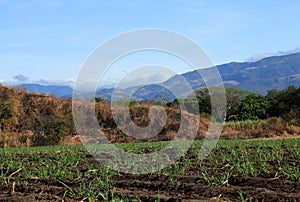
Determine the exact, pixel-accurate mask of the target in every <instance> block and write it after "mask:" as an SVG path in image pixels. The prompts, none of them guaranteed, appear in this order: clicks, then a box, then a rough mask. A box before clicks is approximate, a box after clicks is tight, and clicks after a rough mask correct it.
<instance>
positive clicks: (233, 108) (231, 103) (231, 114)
mask: <svg viewBox="0 0 300 202" xmlns="http://www.w3.org/2000/svg"><path fill="white" fill-rule="evenodd" d="M209 90H210V91H208V89H207V88H202V89H199V90H196V92H195V94H196V95H197V96H202V97H204V98H205V99H209V100H210V95H209V93H214V94H215V95H216V97H217V95H218V94H220V95H221V94H222V93H223V92H224V91H223V88H218V87H211V88H210V89H209ZM225 94H226V109H219V110H220V111H223V112H222V113H226V117H225V120H226V121H229V120H234V119H237V118H238V113H239V105H240V103H241V100H242V98H243V97H244V96H246V95H249V94H250V92H248V91H245V90H240V89H237V88H232V87H225Z"/></svg>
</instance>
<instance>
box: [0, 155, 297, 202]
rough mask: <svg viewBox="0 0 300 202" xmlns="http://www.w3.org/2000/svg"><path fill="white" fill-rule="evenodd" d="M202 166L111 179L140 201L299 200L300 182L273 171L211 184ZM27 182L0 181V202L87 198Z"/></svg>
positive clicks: (45, 182) (53, 184) (49, 183)
mask: <svg viewBox="0 0 300 202" xmlns="http://www.w3.org/2000/svg"><path fill="white" fill-rule="evenodd" d="M191 158H192V156H191ZM287 161H288V159H287ZM85 162H89V163H91V162H94V163H95V160H94V159H93V158H92V157H88V156H87V157H86V159H85ZM206 166H211V167H213V166H216V165H213V164H211V165H206ZM80 167H81V172H85V170H86V165H82V166H80ZM199 168H200V167H199V166H197V165H195V166H194V164H192V165H191V166H189V169H188V172H187V173H186V174H184V175H175V176H174V177H175V178H176V180H174V181H170V178H169V177H168V176H165V175H162V174H147V175H133V174H124V173H123V174H122V173H121V174H119V175H116V176H114V177H113V179H112V181H113V182H112V183H113V185H114V188H113V190H112V192H113V193H114V195H119V196H126V197H129V198H133V199H136V200H137V201H155V200H157V199H158V198H159V199H160V201H241V198H240V195H239V193H241V192H242V193H243V196H244V197H245V198H248V199H251V200H252V201H300V181H291V180H286V179H283V178H279V177H278V178H276V177H274V176H275V173H272V172H270V173H265V174H261V175H260V176H258V177H244V176H238V175H233V176H232V177H230V178H229V180H228V182H227V183H226V184H224V185H208V184H205V183H201V182H199V177H198V176H199ZM18 180H19V181H22V179H18ZM84 180H90V179H84ZM26 182H27V183H25V184H24V183H18V182H17V183H16V185H14V183H13V181H11V182H9V184H8V185H7V184H1V185H0V201H17V202H22V201H24V202H25V201H26V202H29V201H67V202H68V201H87V200H86V199H79V198H75V199H74V198H70V197H66V196H65V191H66V187H64V186H63V185H62V184H61V183H60V182H59V181H58V180H50V179H30V180H28V179H27V180H26ZM64 183H65V184H67V186H68V187H71V188H72V189H75V190H76V189H78V188H79V184H76V183H74V182H72V181H64ZM19 184H20V185H19ZM99 189H101V188H99ZM99 200H100V199H99Z"/></svg>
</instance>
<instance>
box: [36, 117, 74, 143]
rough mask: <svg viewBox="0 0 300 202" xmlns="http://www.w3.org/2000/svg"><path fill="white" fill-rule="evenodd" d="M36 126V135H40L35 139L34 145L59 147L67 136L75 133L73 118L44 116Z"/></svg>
mask: <svg viewBox="0 0 300 202" xmlns="http://www.w3.org/2000/svg"><path fill="white" fill-rule="evenodd" d="M37 123H38V124H37V125H35V126H34V129H35V133H36V134H39V135H38V136H36V137H35V139H34V145H39V146H41V145H44V146H45V145H57V144H58V143H59V142H60V141H61V140H63V139H64V138H65V137H66V136H67V135H70V134H72V133H73V131H74V130H75V129H74V126H73V120H72V117H71V116H69V117H54V116H51V115H50V116H42V117H40V118H38V120H37ZM34 124H36V123H34Z"/></svg>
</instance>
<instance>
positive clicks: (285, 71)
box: [96, 53, 300, 100]
mask: <svg viewBox="0 0 300 202" xmlns="http://www.w3.org/2000/svg"><path fill="white" fill-rule="evenodd" d="M216 68H217V69H218V71H219V73H220V75H221V78H222V80H223V82H224V85H225V86H228V87H236V88H239V89H243V90H247V91H250V92H255V93H258V94H262V95H266V94H267V92H268V90H272V89H276V90H280V89H284V88H286V87H287V86H290V85H294V86H300V53H294V54H290V55H284V56H273V57H268V58H264V59H261V60H259V61H256V62H231V63H228V64H223V65H218V66H216ZM205 71H207V69H201V70H199V71H197V70H195V71H191V72H186V73H184V74H181V75H175V76H173V77H171V78H170V79H168V80H166V81H165V82H162V83H160V84H151V85H145V86H137V87H131V88H127V89H117V91H116V92H115V95H116V97H122V96H124V95H126V94H130V92H135V93H134V94H133V95H132V97H131V99H135V100H153V99H155V97H156V96H157V95H163V96H165V97H167V98H168V99H170V100H172V99H174V98H175V96H174V95H173V94H172V93H171V92H170V90H168V89H173V90H174V89H176V88H180V86H181V84H182V83H183V81H182V80H183V78H184V80H186V81H187V82H188V83H189V85H190V86H191V88H192V89H193V90H195V89H198V88H201V87H205V82H204V80H203V78H201V77H199V72H200V73H201V72H205ZM184 90H185V89H183V90H182V91H184ZM187 90H188V89H187ZM113 91H114V89H106V90H101V91H98V92H97V93H96V96H97V97H102V98H104V99H108V100H109V99H110V98H111V95H112V92H113ZM186 93H187V94H189V93H191V92H186Z"/></svg>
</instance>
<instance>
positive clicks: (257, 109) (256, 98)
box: [238, 93, 269, 120]
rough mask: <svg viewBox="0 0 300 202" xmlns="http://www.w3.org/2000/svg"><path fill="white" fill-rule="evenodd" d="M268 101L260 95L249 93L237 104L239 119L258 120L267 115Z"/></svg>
mask: <svg viewBox="0 0 300 202" xmlns="http://www.w3.org/2000/svg"><path fill="white" fill-rule="evenodd" d="M268 107H269V102H268V101H267V100H266V98H265V97H264V96H262V95H259V94H255V93H251V94H249V95H246V96H245V97H244V98H243V99H242V100H241V104H240V105H239V116H238V117H239V119H240V120H247V119H249V120H258V119H265V118H266V117H267V111H268Z"/></svg>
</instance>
